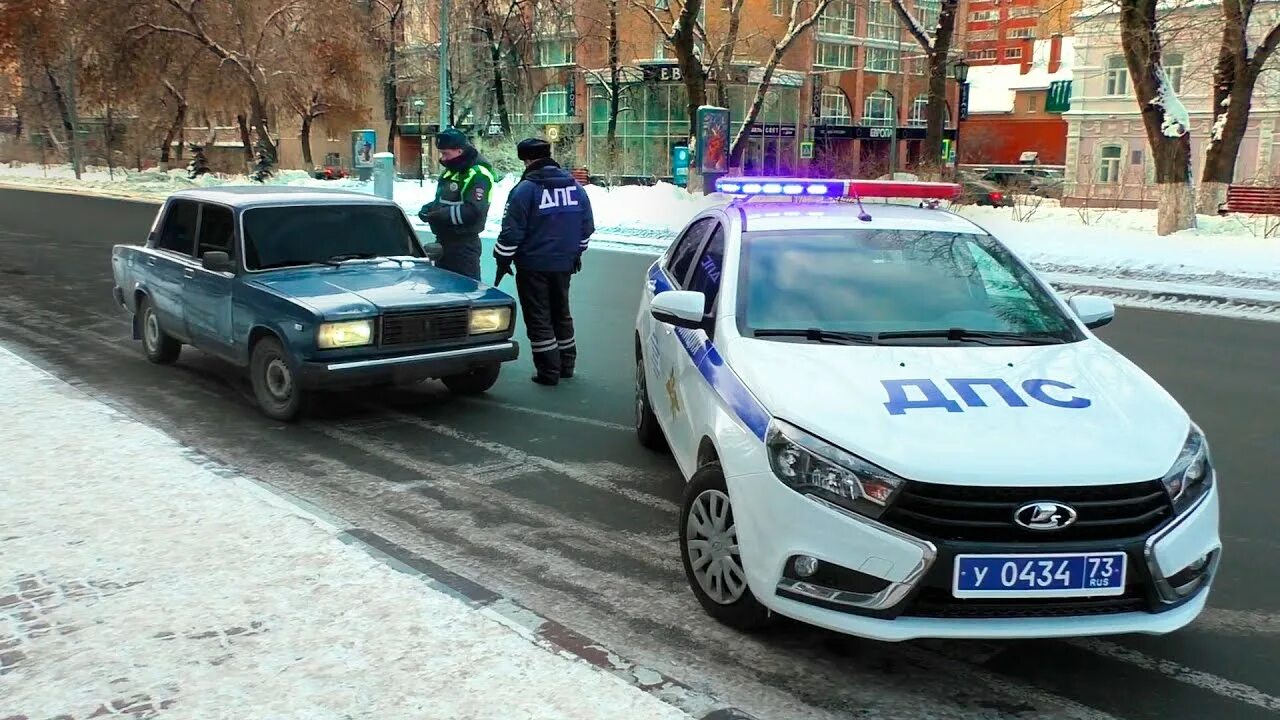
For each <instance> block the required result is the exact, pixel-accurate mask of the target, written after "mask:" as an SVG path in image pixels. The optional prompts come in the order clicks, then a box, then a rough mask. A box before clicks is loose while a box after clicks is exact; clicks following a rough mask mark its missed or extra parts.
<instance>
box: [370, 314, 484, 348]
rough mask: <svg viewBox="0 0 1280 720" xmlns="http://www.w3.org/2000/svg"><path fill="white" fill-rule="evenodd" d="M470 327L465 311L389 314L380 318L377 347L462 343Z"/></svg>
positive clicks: (468, 315) (469, 319) (468, 316)
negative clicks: (449, 342)
mask: <svg viewBox="0 0 1280 720" xmlns="http://www.w3.org/2000/svg"><path fill="white" fill-rule="evenodd" d="M470 325H471V311H470V310H469V309H468V308H465V307H462V308H444V309H440V310H418V311H411V312H398V313H388V314H386V315H383V316H382V322H381V327H380V329H379V332H378V344H379V345H381V346H383V347H387V346H397V345H426V344H431V343H439V342H448V341H451V340H465V339H466V337H467V335H468V332H469V330H470Z"/></svg>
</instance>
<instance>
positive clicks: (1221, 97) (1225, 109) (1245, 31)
mask: <svg viewBox="0 0 1280 720" xmlns="http://www.w3.org/2000/svg"><path fill="white" fill-rule="evenodd" d="M1257 5H1258V0H1223V2H1222V16H1223V17H1222V19H1223V26H1222V43H1221V46H1220V48H1219V50H1218V62H1217V66H1216V67H1215V68H1214V73H1213V131H1212V135H1211V136H1210V138H1209V146H1208V149H1207V151H1206V152H1205V161H1204V171H1203V173H1202V174H1201V176H1200V195H1199V201H1198V208H1197V209H1198V210H1199V212H1201V213H1203V214H1205V215H1213V214H1216V213H1217V212H1218V207H1219V206H1220V205H1221V204H1222V203H1223V202H1225V201H1226V199H1227V185H1228V184H1229V183H1230V182H1231V181H1232V180H1233V179H1234V178H1235V172H1236V159H1237V157H1238V156H1239V154H1240V145H1241V143H1242V142H1243V140H1244V134H1245V130H1246V129H1247V127H1248V123H1249V111H1250V109H1251V107H1252V105H1253V93H1254V90H1255V88H1256V87H1257V84H1258V77H1259V76H1260V75H1261V74H1262V71H1263V69H1264V68H1266V66H1267V63H1268V62H1269V61H1270V60H1271V58H1272V57H1273V56H1274V54H1275V51H1276V48H1277V47H1280V17H1277V16H1276V15H1274V14H1272V15H1271V17H1270V18H1268V19H1269V21H1270V24H1271V28H1270V30H1269V31H1268V32H1267V33H1266V35H1265V37H1264V38H1263V40H1262V42H1261V43H1259V44H1258V46H1257V47H1256V48H1251V47H1250V43H1249V24H1250V20H1251V19H1253V13H1254V9H1255V8H1256V7H1257Z"/></svg>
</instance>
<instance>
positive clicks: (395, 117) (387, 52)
mask: <svg viewBox="0 0 1280 720" xmlns="http://www.w3.org/2000/svg"><path fill="white" fill-rule="evenodd" d="M369 8H370V11H371V12H372V13H373V15H374V17H373V36H374V39H375V42H376V43H377V44H378V46H379V47H381V48H382V54H383V59H382V104H383V116H384V118H385V119H386V121H387V152H395V150H396V137H398V136H399V135H400V80H399V78H400V56H399V48H400V30H401V23H402V22H403V21H404V0H371V2H370V5H369Z"/></svg>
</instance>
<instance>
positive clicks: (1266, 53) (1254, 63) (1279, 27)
mask: <svg viewBox="0 0 1280 720" xmlns="http://www.w3.org/2000/svg"><path fill="white" fill-rule="evenodd" d="M1277 47H1280V23H1276V25H1275V27H1273V28H1271V32H1269V33H1267V36H1266V37H1265V38H1263V40H1262V43H1261V44H1259V45H1258V49H1257V50H1254V51H1253V57H1252V58H1251V59H1250V60H1249V64H1250V65H1251V67H1250V70H1251V71H1252V72H1253V74H1254V75H1258V74H1260V73H1261V72H1262V69H1263V68H1265V67H1266V66H1267V61H1268V60H1270V59H1271V56H1272V54H1274V53H1275V51H1276V48H1277Z"/></svg>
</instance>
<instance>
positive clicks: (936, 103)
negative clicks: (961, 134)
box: [891, 0, 960, 170]
mask: <svg viewBox="0 0 1280 720" xmlns="http://www.w3.org/2000/svg"><path fill="white" fill-rule="evenodd" d="M891 2H892V3H893V9H894V11H895V12H897V14H898V18H899V19H900V20H901V21H902V23H903V24H904V25H905V26H906V27H907V31H908V33H909V34H910V35H911V36H912V37H913V38H915V40H916V43H917V44H919V45H920V47H921V49H923V50H924V51H925V55H926V56H927V57H928V58H929V104H928V106H927V107H926V108H925V131H924V146H923V147H922V148H921V152H922V153H923V155H924V158H923V160H921V162H920V166H921V167H922V168H923V169H926V170H927V169H929V168H938V167H940V166H941V165H942V136H943V131H944V130H945V127H944V125H945V123H946V116H947V59H948V55H950V53H951V43H952V40H953V39H954V38H955V29H956V10H957V8H958V6H959V0H943V2H942V7H941V10H940V12H939V14H938V27H937V29H936V33H935V35H934V37H933V40H932V41H930V39H929V37H928V36H927V35H922V34H921V33H920V32H919V31H920V30H921V29H925V28H920V27H919V24H918V23H917V22H916V21H915V19H914V17H913V16H912V15H911V13H910V12H908V11H907V8H906V5H904V4H903V0H891ZM898 111H899V108H896V107H895V108H894V112H895V114H896V113H897V112H898ZM955 122H956V124H957V127H958V126H959V122H960V108H958V107H957V108H956V109H955ZM895 124H896V123H895ZM895 142H896V141H895Z"/></svg>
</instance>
